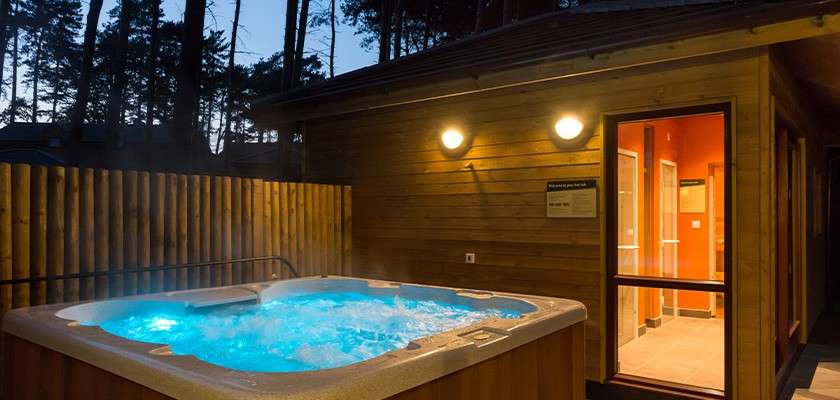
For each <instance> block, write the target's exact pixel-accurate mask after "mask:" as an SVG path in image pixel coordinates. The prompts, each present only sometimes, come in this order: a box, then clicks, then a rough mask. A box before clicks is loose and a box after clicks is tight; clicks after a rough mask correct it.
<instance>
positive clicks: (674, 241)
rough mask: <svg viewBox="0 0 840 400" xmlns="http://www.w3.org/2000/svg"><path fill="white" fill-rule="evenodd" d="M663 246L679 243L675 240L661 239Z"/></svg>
mask: <svg viewBox="0 0 840 400" xmlns="http://www.w3.org/2000/svg"><path fill="white" fill-rule="evenodd" d="M662 243H663V244H679V243H680V241H679V240H677V239H662Z"/></svg>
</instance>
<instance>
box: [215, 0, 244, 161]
mask: <svg viewBox="0 0 840 400" xmlns="http://www.w3.org/2000/svg"><path fill="white" fill-rule="evenodd" d="M241 5H242V0H236V8H235V9H234V12H233V28H231V30H230V53H229V54H228V66H227V88H226V89H225V97H226V99H225V103H224V107H225V113H224V118H225V130H224V132H222V134H221V136H223V137H224V141H225V149H227V148H228V147H227V146H228V144H230V142H231V140H230V139H231V137H230V136H231V134H230V117H231V115H233V72H234V70H235V68H236V35H237V33H238V32H239V9H240V6H241ZM220 123H221V121H220ZM218 152H219V140H218V139H217V140H216V153H218ZM228 154H229V153H228V152H225V163H226V164H227V162H228V157H227V155H228Z"/></svg>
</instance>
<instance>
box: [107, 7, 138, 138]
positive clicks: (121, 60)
mask: <svg viewBox="0 0 840 400" xmlns="http://www.w3.org/2000/svg"><path fill="white" fill-rule="evenodd" d="M132 3H133V1H132V0H122V1H121V2H120V16H119V21H118V23H119V28H118V33H117V35H118V37H117V46H116V48H115V49H114V59H113V62H112V63H111V88H110V93H109V94H108V115H107V116H106V117H105V126H106V127H107V131H106V135H107V136H106V140H105V142H106V143H108V145H109V147H111V148H115V147H117V145H118V144H119V142H120V125H122V123H123V119H122V109H123V94H124V93H125V83H126V75H125V53H126V50H127V48H128V34H129V32H128V30H129V25H128V18H129V15H131V14H130V13H131V11H132V7H133V6H134V5H133V4H132Z"/></svg>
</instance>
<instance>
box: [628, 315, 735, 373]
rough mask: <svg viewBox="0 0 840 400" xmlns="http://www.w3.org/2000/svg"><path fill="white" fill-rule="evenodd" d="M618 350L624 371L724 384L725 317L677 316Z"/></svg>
mask: <svg viewBox="0 0 840 400" xmlns="http://www.w3.org/2000/svg"><path fill="white" fill-rule="evenodd" d="M686 338H690V340H686ZM618 354H619V360H621V363H620V365H619V372H621V373H623V374H628V375H635V376H641V377H646V378H654V379H660V380H666V381H671V382H676V383H683V384H688V385H695V386H701V387H708V388H714V389H720V390H723V388H724V365H725V364H724V360H725V358H724V357H725V355H724V320H723V319H722V318H689V317H678V318H675V319H674V320H672V321H670V322H667V323H665V324H663V325H662V326H660V327H659V328H656V329H648V330H647V332H646V333H645V334H644V335H642V336H640V337H638V338H636V339H634V340H631V341H630V342H628V343H627V344H625V345H623V346H621V347H619V348H618Z"/></svg>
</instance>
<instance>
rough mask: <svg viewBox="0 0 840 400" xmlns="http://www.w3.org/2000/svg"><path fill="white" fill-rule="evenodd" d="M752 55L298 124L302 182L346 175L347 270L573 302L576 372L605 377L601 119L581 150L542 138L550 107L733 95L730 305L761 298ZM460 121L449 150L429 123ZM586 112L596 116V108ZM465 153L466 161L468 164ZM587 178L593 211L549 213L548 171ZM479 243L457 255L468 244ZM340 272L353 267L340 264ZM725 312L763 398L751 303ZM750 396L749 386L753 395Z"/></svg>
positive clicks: (745, 391)
mask: <svg viewBox="0 0 840 400" xmlns="http://www.w3.org/2000/svg"><path fill="white" fill-rule="evenodd" d="M758 60H759V55H758V52H757V51H755V50H750V51H742V52H736V53H728V54H722V55H715V56H707V57H703V58H696V59H690V60H682V61H676V62H671V63H667V64H657V65H649V66H644V67H637V68H632V69H627V70H623V71H613V72H605V73H601V74H598V75H592V76H585V77H577V78H567V79H562V80H556V81H550V82H542V83H535V84H531V85H528V86H523V87H516V88H507V89H500V90H494V91H488V92H483V93H477V94H470V95H464V96H455V97H450V98H445V99H440V100H436V101H428V102H423V103H418V104H410V105H404V106H400V107H392V108H386V109H380V110H372V111H369V112H359V113H354V114H350V115H344V116H341V117H331V118H328V119H320V120H313V121H307V122H306V124H305V132H306V135H307V145H306V146H307V148H306V149H307V153H306V166H305V176H306V180H308V181H311V182H322V183H340V184H352V186H353V203H352V214H353V229H352V233H353V237H352V241H353V265H352V273H353V275H357V276H362V277H370V278H380V279H392V280H400V281H408V282H422V283H430V284H439V285H447V286H460V287H471V288H481V289H491V290H502V291H511V292H521V293H532V294H539V295H547V296H557V297H566V298H572V299H577V300H580V301H582V302H583V303H584V304H585V305H586V306H587V309H588V312H589V319H588V320H587V322H586V353H587V354H586V377H587V379H591V380H598V381H600V380H602V379H603V378H604V370H605V368H604V365H605V359H604V348H605V346H607V345H608V344H607V343H605V331H604V329H605V328H604V326H605V325H604V318H605V307H606V305H605V304H604V301H603V299H604V298H605V266H604V261H603V254H604V249H603V248H602V243H603V242H604V240H605V236H604V232H603V231H602V227H603V226H604V221H603V215H604V207H605V200H604V197H603V194H604V190H603V185H602V183H603V181H602V176H603V171H602V165H601V161H602V159H603V150H602V141H603V140H602V139H603V138H602V129H603V127H602V126H600V124H599V125H598V126H597V127H596V129H595V133H594V135H593V136H592V138H591V139H590V140H589V141H588V142H587V143H586V144H585V145H583V146H582V147H581V148H580V149H577V150H573V151H562V150H560V149H558V148H557V147H556V146H555V145H554V143H553V142H552V141H551V140H550V138H549V136H548V135H549V127H550V124H551V121H552V119H553V116H555V115H557V114H558V113H560V112H564V111H574V112H580V113H584V114H589V115H592V116H593V117H598V116H603V115H604V114H605V113H621V112H637V111H643V110H647V109H659V108H672V107H682V106H687V105H694V104H701V103H709V102H722V101H733V110H734V111H735V114H734V115H735V118H734V122H733V126H734V127H736V132H737V134H736V140H735V144H734V149H735V151H736V154H735V165H737V166H738V168H737V170H736V171H735V180H734V181H735V182H737V186H735V187H734V188H736V189H737V193H736V195H735V196H734V198H735V199H736V203H735V204H734V207H733V210H735V214H737V215H738V218H737V220H736V221H735V222H736V223H737V231H736V234H735V236H736V237H735V238H733V239H735V240H736V242H735V243H736V244H737V247H736V248H735V249H736V250H735V254H736V260H737V261H736V262H735V265H734V267H733V269H734V270H735V275H736V276H737V277H738V278H739V279H740V280H741V281H742V282H746V283H745V285H742V286H738V285H736V287H735V289H736V293H737V296H736V297H737V298H736V299H735V301H736V304H739V305H740V306H742V307H744V310H756V309H758V308H759V307H761V306H762V304H760V302H759V293H758V291H757V289H758V286H757V285H758V282H754V281H753V278H754V277H755V276H756V274H757V273H758V272H759V268H758V265H759V263H760V262H761V260H760V258H759V246H758V238H759V235H760V233H761V232H760V230H759V227H760V226H761V224H760V222H761V221H762V220H761V218H760V209H759V208H758V207H756V204H757V201H758V198H757V195H756V193H758V191H759V188H760V185H761V183H760V182H763V181H762V180H760V179H759V178H760V177H761V169H760V167H761V165H760V163H759V153H760V152H759V132H760V126H759V121H760V112H759V107H760V104H759V101H758V93H759V87H758V86H759V62H758ZM452 120H459V121H462V122H466V123H467V124H468V126H470V127H471V128H470V129H471V131H472V132H473V133H474V135H475V136H474V139H473V143H472V147H471V148H470V150H469V151H468V152H467V153H466V154H465V155H464V156H462V157H460V158H448V157H446V156H445V155H444V154H443V153H442V152H441V151H440V149H439V146H438V141H437V134H438V133H439V131H440V127H441V126H442V124H443V123H445V122H446V121H452ZM594 120H598V119H597V118H595V119H594ZM468 163H469V165H468ZM581 177H587V178H595V179H598V182H599V193H600V194H601V196H602V197H601V203H600V207H599V218H593V219H549V218H546V217H545V185H546V182H547V181H549V180H560V179H566V178H581ZM467 252H474V253H476V263H475V264H465V263H464V262H463V261H464V253H467ZM347 271H349V269H347ZM741 315H742V313H739V312H737V311H736V312H735V313H734V315H732V316H729V315H727V317H731V318H734V320H735V322H736V323H737V324H739V325H737V326H738V329H740V331H739V334H738V335H737V336H736V339H737V343H733V345H735V346H736V347H735V349H736V351H737V353H736V355H735V359H736V362H737V363H738V365H739V367H738V368H737V369H734V370H733V373H735V374H736V377H737V379H738V380H739V381H740V382H739V383H741V384H742V385H743V386H741V387H740V389H739V390H740V391H741V392H740V393H739V394H740V395H741V396H742V397H740V398H759V397H758V396H757V393H758V392H757V390H758V387H759V385H758V379H759V378H758V376H759V360H758V356H757V355H758V354H759V353H760V350H761V348H760V347H759V346H758V345H759V342H760V341H759V338H760V332H761V329H762V326H761V322H760V320H759V318H758V314H757V313H755V312H746V315H747V319H746V320H739V319H740V318H741ZM753 394H756V395H755V396H753Z"/></svg>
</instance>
